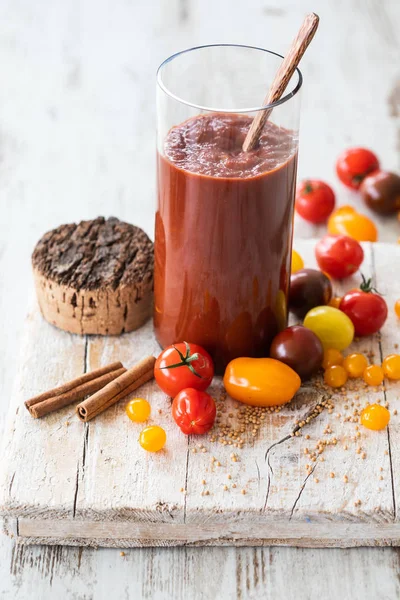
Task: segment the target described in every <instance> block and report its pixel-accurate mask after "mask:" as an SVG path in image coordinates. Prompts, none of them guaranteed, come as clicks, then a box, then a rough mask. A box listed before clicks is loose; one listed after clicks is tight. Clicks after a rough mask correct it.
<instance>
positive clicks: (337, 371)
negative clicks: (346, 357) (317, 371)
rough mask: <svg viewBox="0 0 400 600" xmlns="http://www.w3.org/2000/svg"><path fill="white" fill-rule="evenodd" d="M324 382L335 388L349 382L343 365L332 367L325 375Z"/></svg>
mask: <svg viewBox="0 0 400 600" xmlns="http://www.w3.org/2000/svg"><path fill="white" fill-rule="evenodd" d="M324 381H325V383H326V384H327V385H329V386H330V387H333V388H339V387H342V385H344V384H345V383H346V381H347V372H346V369H344V368H343V367H342V366H341V365H332V366H331V367H328V368H327V369H326V371H325V373H324Z"/></svg>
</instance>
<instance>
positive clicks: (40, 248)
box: [32, 217, 154, 335]
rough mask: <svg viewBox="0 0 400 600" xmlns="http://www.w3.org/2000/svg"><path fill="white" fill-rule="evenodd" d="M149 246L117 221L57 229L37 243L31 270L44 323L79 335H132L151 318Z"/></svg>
mask: <svg viewBox="0 0 400 600" xmlns="http://www.w3.org/2000/svg"><path fill="white" fill-rule="evenodd" d="M153 265H154V253H153V242H152V241H151V240H150V239H149V237H148V236H147V235H146V234H145V233H144V231H142V230H141V229H140V228H139V227H135V226H134V225H130V224H129V223H124V222H123V221H120V220H119V219H116V218H115V217H110V218H109V219H104V217H98V218H97V219H94V220H92V221H81V222H80V223H78V224H76V223H72V224H68V225H61V226H60V227H57V229H53V230H52V231H49V232H47V233H45V235H44V236H43V237H42V238H41V239H40V240H39V242H38V243H37V245H36V247H35V249H34V251H33V255H32V266H33V274H34V279H35V287H36V293H37V297H38V301H39V306H40V309H41V311H42V314H43V316H44V318H45V319H46V320H47V321H49V323H52V324H53V325H55V326H56V327H59V328H60V329H64V330H65V331H70V332H72V333H79V334H82V335H83V334H101V335H116V334H120V333H124V332H127V331H133V330H135V329H137V328H138V327H140V326H141V325H142V324H143V323H144V322H145V321H146V320H147V319H148V318H149V316H150V314H151V310H152V300H153Z"/></svg>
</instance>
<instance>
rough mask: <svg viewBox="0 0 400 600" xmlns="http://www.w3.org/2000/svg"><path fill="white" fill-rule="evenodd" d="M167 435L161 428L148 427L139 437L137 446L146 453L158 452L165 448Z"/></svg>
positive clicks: (156, 426) (155, 426)
mask: <svg viewBox="0 0 400 600" xmlns="http://www.w3.org/2000/svg"><path fill="white" fill-rule="evenodd" d="M166 441H167V435H166V433H165V431H164V429H163V428H162V427H159V426H158V425H149V427H146V428H145V429H143V431H142V432H141V434H140V436H139V444H140V445H141V446H142V448H143V449H144V450H147V452H158V451H159V450H161V449H162V448H164V446H165V442H166Z"/></svg>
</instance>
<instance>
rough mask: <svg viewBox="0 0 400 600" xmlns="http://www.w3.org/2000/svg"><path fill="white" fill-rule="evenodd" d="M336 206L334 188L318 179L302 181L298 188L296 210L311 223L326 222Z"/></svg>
mask: <svg viewBox="0 0 400 600" xmlns="http://www.w3.org/2000/svg"><path fill="white" fill-rule="evenodd" d="M334 208H335V194H334V192H333V190H332V188H331V187H330V186H329V185H328V184H327V183H324V182H323V181H319V180H318V179H307V180H306V181H302V182H301V183H300V184H299V185H298V187H297V190H296V211H297V212H298V214H299V215H300V216H301V217H303V219H305V220H306V221H309V222H310V223H324V221H326V220H327V218H328V217H329V215H330V214H331V212H332V211H333V209H334Z"/></svg>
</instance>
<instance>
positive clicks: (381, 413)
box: [361, 404, 390, 431]
mask: <svg viewBox="0 0 400 600" xmlns="http://www.w3.org/2000/svg"><path fill="white" fill-rule="evenodd" d="M389 421H390V412H389V411H388V409H387V408H385V407H384V406H381V405H380V404H370V405H369V406H367V407H366V408H364V410H363V411H362V412H361V423H362V424H363V425H364V427H366V428H367V429H373V430H375V431H379V430H380V429H385V427H386V426H387V425H388V423H389Z"/></svg>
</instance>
